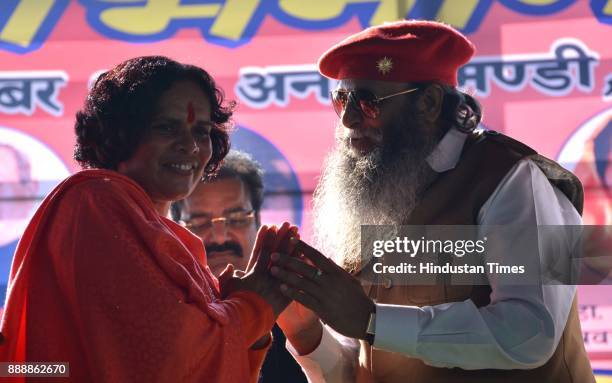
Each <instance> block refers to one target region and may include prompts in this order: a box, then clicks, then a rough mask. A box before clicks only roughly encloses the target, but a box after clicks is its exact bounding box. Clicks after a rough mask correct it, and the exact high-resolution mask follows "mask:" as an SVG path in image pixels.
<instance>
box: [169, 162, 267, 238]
mask: <svg viewBox="0 0 612 383" xmlns="http://www.w3.org/2000/svg"><path fill="white" fill-rule="evenodd" d="M263 173H264V172H263V168H262V167H261V165H260V164H259V162H257V161H256V160H254V159H253V157H251V155H249V154H248V153H245V152H242V151H239V150H230V151H229V153H228V154H227V156H226V157H225V159H224V160H223V163H222V164H221V167H220V168H219V169H218V171H217V175H216V176H215V177H213V178H211V179H210V180H208V181H203V182H215V181H218V180H223V179H231V178H236V179H238V180H240V181H241V182H242V183H243V184H244V185H245V186H246V188H247V191H248V193H249V197H250V200H251V206H253V210H254V211H255V218H256V223H257V226H259V225H260V215H259V212H260V210H261V206H262V205H263V200H264V184H263ZM183 206H184V203H183V201H177V202H174V203H173V204H172V208H171V209H170V211H171V214H172V219H174V220H175V221H178V220H179V219H180V218H181V210H182V209H183Z"/></svg>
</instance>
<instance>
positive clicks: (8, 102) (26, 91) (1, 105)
mask: <svg viewBox="0 0 612 383" xmlns="http://www.w3.org/2000/svg"><path fill="white" fill-rule="evenodd" d="M67 83H68V74H66V72H64V71H31V72H0V113H6V114H17V113H22V114H25V115H28V116H31V115H32V114H33V113H34V112H35V110H36V108H37V107H40V108H41V109H42V110H44V111H45V112H47V113H49V114H51V115H53V116H61V115H62V114H63V113H64V106H63V105H62V103H60V102H59V101H58V100H57V96H58V94H59V89H60V88H61V87H64V86H65V85H66V84H67Z"/></svg>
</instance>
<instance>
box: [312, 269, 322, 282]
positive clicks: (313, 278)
mask: <svg viewBox="0 0 612 383" xmlns="http://www.w3.org/2000/svg"><path fill="white" fill-rule="evenodd" d="M322 275H323V271H321V269H316V270H315V272H314V274H313V276H312V278H311V279H312V280H313V281H314V282H316V281H317V280H318V279H319V278H321V276H322Z"/></svg>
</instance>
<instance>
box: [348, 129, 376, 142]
mask: <svg viewBox="0 0 612 383" xmlns="http://www.w3.org/2000/svg"><path fill="white" fill-rule="evenodd" d="M365 132H368V133H365ZM343 137H344V139H346V140H351V139H353V140H357V139H361V138H369V139H371V140H378V139H379V138H380V134H376V133H369V131H367V130H366V131H356V130H350V131H349V132H345V133H344V134H343Z"/></svg>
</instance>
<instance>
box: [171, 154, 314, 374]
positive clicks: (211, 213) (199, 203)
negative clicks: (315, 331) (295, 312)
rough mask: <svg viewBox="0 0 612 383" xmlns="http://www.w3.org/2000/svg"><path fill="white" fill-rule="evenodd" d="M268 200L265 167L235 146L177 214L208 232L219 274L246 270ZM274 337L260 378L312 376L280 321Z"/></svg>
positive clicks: (178, 205) (177, 208)
mask: <svg viewBox="0 0 612 383" xmlns="http://www.w3.org/2000/svg"><path fill="white" fill-rule="evenodd" d="M263 200H264V185H263V170H262V168H261V166H260V165H259V164H258V163H257V162H256V161H254V160H253V159H252V158H251V156H249V155H248V154H247V153H244V152H240V151H235V150H232V151H230V153H229V154H228V155H227V157H225V160H224V163H223V166H222V167H221V169H220V171H219V174H218V175H217V177H215V178H214V179H213V180H211V181H208V182H203V183H201V184H200V185H198V187H197V188H196V190H195V191H194V192H193V193H192V194H191V195H190V196H189V197H188V198H186V199H185V200H183V201H180V202H177V203H175V204H174V205H173V206H172V217H173V219H174V220H176V221H179V220H180V221H183V222H184V223H185V225H186V226H187V228H189V230H191V231H192V232H193V233H194V234H196V235H197V236H199V237H200V238H202V241H203V242H204V246H205V248H206V257H207V262H208V266H209V267H210V269H211V271H212V272H213V274H215V275H216V276H219V275H220V274H221V272H222V271H223V270H224V269H225V267H226V266H227V265H228V264H229V263H231V264H233V265H234V267H235V269H236V270H245V269H246V267H247V264H248V261H249V256H250V254H251V250H252V248H253V245H254V244H255V238H256V235H257V230H258V229H259V227H260V226H261V217H260V211H261V207H262V205H263ZM272 332H273V337H274V341H273V344H272V347H271V348H270V351H269V352H268V356H267V357H266V360H265V362H264V365H263V368H262V370H261V374H260V379H259V381H260V382H291V383H299V382H306V378H305V377H304V374H303V373H302V370H301V369H300V367H299V365H298V364H297V363H296V362H295V360H294V359H293V358H292V357H291V355H290V354H289V353H288V352H287V350H286V349H285V336H284V335H283V333H282V331H280V329H279V328H278V326H274V328H273V330H272Z"/></svg>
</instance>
